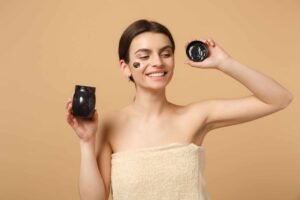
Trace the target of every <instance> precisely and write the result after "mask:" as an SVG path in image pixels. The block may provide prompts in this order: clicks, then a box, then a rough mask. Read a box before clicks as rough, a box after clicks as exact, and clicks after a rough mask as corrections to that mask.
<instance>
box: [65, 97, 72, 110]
mask: <svg viewBox="0 0 300 200" xmlns="http://www.w3.org/2000/svg"><path fill="white" fill-rule="evenodd" d="M70 104H72V99H68V101H67V103H66V109H68V107H69V105H70Z"/></svg>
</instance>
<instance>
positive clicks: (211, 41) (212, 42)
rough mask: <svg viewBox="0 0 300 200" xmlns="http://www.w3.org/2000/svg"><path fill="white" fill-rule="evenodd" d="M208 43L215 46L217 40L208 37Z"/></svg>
mask: <svg viewBox="0 0 300 200" xmlns="http://www.w3.org/2000/svg"><path fill="white" fill-rule="evenodd" d="M207 42H208V45H210V46H212V47H214V46H215V41H214V40H213V39H211V38H209V39H207Z"/></svg>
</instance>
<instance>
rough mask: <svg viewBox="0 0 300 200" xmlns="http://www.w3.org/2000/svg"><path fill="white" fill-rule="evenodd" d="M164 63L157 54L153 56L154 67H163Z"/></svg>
mask: <svg viewBox="0 0 300 200" xmlns="http://www.w3.org/2000/svg"><path fill="white" fill-rule="evenodd" d="M162 65H163V61H162V59H161V57H160V56H159V55H157V54H155V55H153V58H152V66H153V67H161V66H162Z"/></svg>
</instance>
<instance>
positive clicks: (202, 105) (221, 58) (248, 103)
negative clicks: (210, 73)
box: [187, 40, 293, 130]
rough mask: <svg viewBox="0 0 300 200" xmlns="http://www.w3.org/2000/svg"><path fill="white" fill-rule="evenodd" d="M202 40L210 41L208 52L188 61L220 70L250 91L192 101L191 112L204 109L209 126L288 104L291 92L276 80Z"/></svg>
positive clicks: (240, 120) (239, 120)
mask: <svg viewBox="0 0 300 200" xmlns="http://www.w3.org/2000/svg"><path fill="white" fill-rule="evenodd" d="M204 42H206V43H207V44H208V45H209V51H210V56H209V57H208V58H207V59H206V60H204V61H203V62H200V63H195V62H192V61H188V62H187V63H188V64H189V65H191V66H193V67H199V68H211V69H217V70H220V71H222V72H224V73H225V74H227V75H229V76H231V77H232V78H234V79H236V80H237V81H239V82H240V83H241V84H243V85H244V86H245V87H247V88H248V89H249V90H250V91H251V92H252V93H253V94H252V95H249V96H247V97H241V98H236V99H212V100H207V101H202V102H197V103H193V104H191V105H190V108H191V109H190V110H191V112H201V111H203V110H205V112H206V113H207V121H206V124H207V126H208V127H209V129H210V130H211V129H215V128H220V127H224V126H229V125H234V124H239V123H243V122H246V121H251V120H254V119H257V118H260V117H263V116H266V115H269V114H271V113H274V112H276V111H279V110H282V109H284V108H285V107H287V106H288V105H289V104H290V102H291V101H292V99H293V96H292V94H291V93H290V92H289V91H288V90H287V89H285V88H283V87H282V86H281V85H280V84H279V83H277V82H276V81H274V80H272V79H271V78H269V77H267V76H266V75H263V74H262V73H259V72H258V71H256V70H254V69H252V68H250V67H247V66H245V65H243V64H241V63H239V62H238V61H236V60H234V59H233V58H232V57H231V56H229V55H228V54H227V53H225V51H224V50H223V49H222V48H221V47H220V46H219V45H217V44H216V43H215V42H214V41H212V40H205V41H204Z"/></svg>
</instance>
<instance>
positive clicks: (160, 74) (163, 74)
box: [146, 72, 168, 77]
mask: <svg viewBox="0 0 300 200" xmlns="http://www.w3.org/2000/svg"><path fill="white" fill-rule="evenodd" d="M167 73H168V72H159V73H151V74H146V75H147V76H149V77H164V76H165V75H166V74H167Z"/></svg>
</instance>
